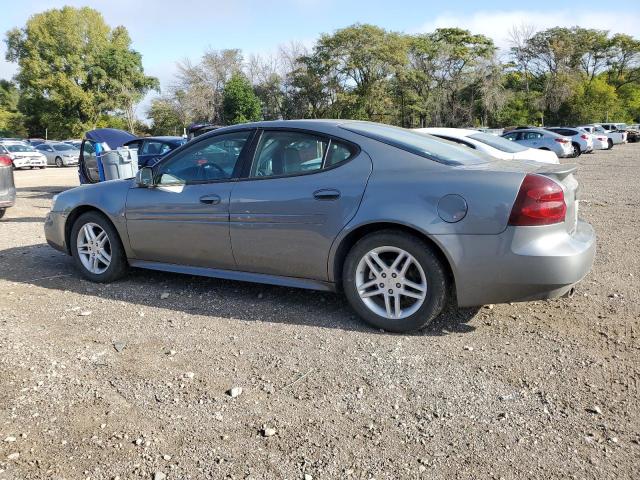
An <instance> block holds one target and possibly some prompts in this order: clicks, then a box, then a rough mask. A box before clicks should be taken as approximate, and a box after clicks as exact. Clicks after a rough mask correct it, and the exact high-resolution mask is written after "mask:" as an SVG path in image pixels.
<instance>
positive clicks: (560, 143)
mask: <svg viewBox="0 0 640 480" xmlns="http://www.w3.org/2000/svg"><path fill="white" fill-rule="evenodd" d="M502 137H503V138H506V139H507V140H511V141H514V142H517V143H519V144H520V145H524V146H525V147H529V148H539V149H540V150H549V151H551V152H553V153H555V154H556V155H557V156H558V157H559V158H567V157H573V156H574V155H575V150H574V148H573V144H572V143H571V139H570V138H568V137H563V136H562V135H558V134H557V133H554V132H550V131H548V130H544V129H542V128H517V129H515V130H511V131H510V132H507V133H505V134H504V135H502Z"/></svg>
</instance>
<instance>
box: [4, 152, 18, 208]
mask: <svg viewBox="0 0 640 480" xmlns="http://www.w3.org/2000/svg"><path fill="white" fill-rule="evenodd" d="M15 203H16V187H15V185H14V183H13V161H12V160H11V158H9V156H8V155H6V154H2V153H0V218H2V217H4V214H5V213H6V211H7V208H9V207H13V205H14V204H15Z"/></svg>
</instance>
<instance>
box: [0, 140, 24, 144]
mask: <svg viewBox="0 0 640 480" xmlns="http://www.w3.org/2000/svg"><path fill="white" fill-rule="evenodd" d="M0 143H1V144H3V145H15V144H20V145H29V144H28V143H27V142H23V141H22V140H2V141H0Z"/></svg>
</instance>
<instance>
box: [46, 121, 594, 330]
mask: <svg viewBox="0 0 640 480" xmlns="http://www.w3.org/2000/svg"><path fill="white" fill-rule="evenodd" d="M574 173H575V166H573V165H546V164H540V163H537V162H521V161H500V160H495V159H492V158H490V157H487V156H484V155H482V154H479V153H477V152H475V151H472V150H469V149H467V148H464V147H461V146H459V145H457V144H454V143H451V142H447V141H443V140H439V139H436V138H435V137H432V136H429V135H424V134H418V133H415V132H412V131H409V130H405V129H401V128H396V127H390V126H387V125H381V124H375V123H367V122H356V121H344V120H324V121H323V120H296V121H277V122H261V123H253V124H245V125H237V126H233V127H226V128H221V129H218V130H215V131H213V132H211V133H208V134H205V135H202V136H200V137H198V138H197V139H194V140H193V141H191V142H189V143H187V144H185V145H183V146H182V147H179V148H178V149H176V150H174V151H173V152H171V153H169V154H168V155H167V156H166V157H164V158H163V159H162V160H161V161H160V162H159V163H158V164H157V165H155V166H154V167H145V168H143V169H141V170H140V171H139V172H138V175H137V177H136V178H135V179H126V180H115V181H110V182H103V183H98V184H94V185H84V186H80V187H77V188H74V189H71V190H68V191H66V192H64V193H61V194H60V195H58V196H57V197H56V198H55V199H54V202H53V205H52V208H51V212H50V213H49V214H48V216H47V219H46V222H45V234H46V238H47V241H48V242H49V244H50V245H52V246H53V247H54V248H57V249H59V250H61V251H63V252H66V253H68V254H70V255H72V256H73V258H74V260H75V263H76V264H77V266H78V268H79V270H80V272H81V273H82V275H83V276H84V277H85V278H87V279H89V280H92V281H95V282H111V281H114V280H116V279H118V278H120V277H122V276H123V275H124V274H125V272H126V270H127V268H128V267H130V266H131V267H141V268H147V269H152V270H164V271H170V272H177V273H184V274H192V275H204V276H210V277H218V278H226V279H233V280H245V281H252V282H263V283H271V284H276V285H284V286H292V287H300V288H309V289H317V290H330V291H333V290H341V291H343V292H344V293H345V295H346V296H347V298H348V300H349V302H350V303H351V305H352V306H353V308H354V310H355V311H356V312H357V313H358V314H359V315H360V316H361V317H362V318H363V319H364V320H365V321H367V322H368V323H370V324H371V325H373V326H375V327H377V328H382V329H385V330H389V331H397V332H403V331H411V330H416V329H420V328H422V327H424V326H425V325H427V324H429V323H430V322H432V321H433V320H434V319H435V318H437V317H438V316H439V315H440V313H441V312H442V310H443V308H444V307H445V305H446V304H447V303H448V302H449V301H454V302H457V305H459V306H461V307H466V306H476V305H482V304H486V303H497V302H512V301H526V300H538V299H546V298H552V297H557V296H561V295H565V294H568V293H570V292H571V291H572V290H573V288H574V285H575V284H576V283H577V282H579V281H580V280H581V279H582V278H583V277H584V276H585V275H586V274H587V272H588V271H589V270H590V268H591V265H592V263H593V258H594V254H595V235H594V232H593V229H592V228H591V226H590V225H589V224H587V223H585V222H583V221H580V220H578V202H577V200H576V191H577V187H578V183H577V181H576V179H575V176H574Z"/></svg>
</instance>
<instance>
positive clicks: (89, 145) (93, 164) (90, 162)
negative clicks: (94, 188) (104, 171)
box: [81, 140, 100, 183]
mask: <svg viewBox="0 0 640 480" xmlns="http://www.w3.org/2000/svg"><path fill="white" fill-rule="evenodd" d="M81 155H82V161H83V163H84V172H85V175H86V176H87V177H88V178H89V181H91V182H93V183H97V182H99V181H100V174H99V172H98V161H97V159H96V149H95V147H94V145H93V142H90V141H89V140H86V141H85V142H84V143H83V144H82V152H81Z"/></svg>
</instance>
